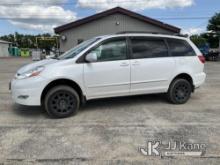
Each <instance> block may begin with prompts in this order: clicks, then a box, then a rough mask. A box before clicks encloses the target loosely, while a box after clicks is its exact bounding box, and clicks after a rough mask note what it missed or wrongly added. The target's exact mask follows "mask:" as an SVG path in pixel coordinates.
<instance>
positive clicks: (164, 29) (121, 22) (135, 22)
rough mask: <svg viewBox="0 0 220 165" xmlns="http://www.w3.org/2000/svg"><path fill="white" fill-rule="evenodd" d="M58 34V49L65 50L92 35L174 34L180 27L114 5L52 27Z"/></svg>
mask: <svg viewBox="0 0 220 165" xmlns="http://www.w3.org/2000/svg"><path fill="white" fill-rule="evenodd" d="M54 31H55V33H57V34H59V35H60V50H61V52H65V51H67V50H69V49H70V48H72V47H74V46H76V45H77V44H78V43H80V42H82V41H84V40H87V39H89V38H92V37H94V36H100V35H106V34H115V33H117V32H123V31H142V32H154V33H166V34H174V33H179V32H180V29H179V28H177V27H175V26H172V25H168V24H166V23H163V22H160V21H158V20H155V19H152V18H149V17H146V16H144V15H140V14H138V13H135V12H132V11H130V10H126V9H124V8H120V7H116V8H113V9H110V10H107V11H104V12H101V13H98V14H95V15H92V16H89V17H86V18H83V19H80V20H77V21H75V22H71V23H68V24H65V25H62V26H59V27H56V28H55V29H54Z"/></svg>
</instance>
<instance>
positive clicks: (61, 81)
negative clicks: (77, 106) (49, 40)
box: [41, 79, 85, 104]
mask: <svg viewBox="0 0 220 165" xmlns="http://www.w3.org/2000/svg"><path fill="white" fill-rule="evenodd" d="M58 85H67V86H69V87H71V88H73V89H74V90H76V92H77V93H78V95H79V98H80V102H81V103H84V101H85V97H84V95H83V92H82V90H81V88H80V86H79V85H78V84H77V83H76V82H74V81H72V80H68V79H58V80H54V81H52V82H50V83H49V84H48V85H47V86H46V87H45V88H44V90H43V92H42V94H41V104H43V100H44V98H45V96H46V94H47V92H48V91H49V90H50V89H52V88H53V87H55V86H58Z"/></svg>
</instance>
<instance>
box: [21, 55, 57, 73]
mask: <svg viewBox="0 0 220 165" xmlns="http://www.w3.org/2000/svg"><path fill="white" fill-rule="evenodd" d="M57 61H58V60H56V59H46V60H42V61H38V62H34V63H31V64H27V65H24V66H23V67H21V68H20V69H19V70H18V71H17V74H23V73H25V72H27V71H29V70H32V69H34V68H36V67H38V66H45V65H48V64H53V63H56V62H57Z"/></svg>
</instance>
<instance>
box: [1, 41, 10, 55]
mask: <svg viewBox="0 0 220 165" xmlns="http://www.w3.org/2000/svg"><path fill="white" fill-rule="evenodd" d="M8 56H9V53H8V44H4V43H0V57H8Z"/></svg>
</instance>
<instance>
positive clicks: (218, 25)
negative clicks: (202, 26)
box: [207, 13, 220, 32]
mask: <svg viewBox="0 0 220 165" xmlns="http://www.w3.org/2000/svg"><path fill="white" fill-rule="evenodd" d="M207 30H213V31H215V32H220V13H215V15H214V16H213V17H212V18H211V19H210V20H209V23H208V26H207Z"/></svg>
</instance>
